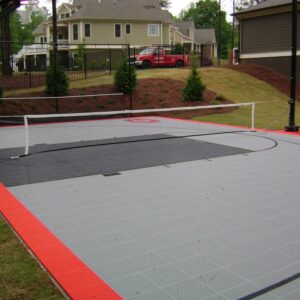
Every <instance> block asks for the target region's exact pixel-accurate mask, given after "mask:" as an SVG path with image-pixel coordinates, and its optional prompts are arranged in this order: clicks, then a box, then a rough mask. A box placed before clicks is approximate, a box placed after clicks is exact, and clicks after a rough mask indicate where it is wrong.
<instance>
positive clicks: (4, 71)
mask: <svg viewBox="0 0 300 300" xmlns="http://www.w3.org/2000/svg"><path fill="white" fill-rule="evenodd" d="M153 46H154V47H157V48H158V51H157V52H158V56H157V58H158V62H159V61H160V55H161V54H160V53H161V51H160V48H161V49H162V48H163V49H165V50H166V51H167V52H168V53H170V54H177V55H182V61H183V62H184V61H185V59H184V56H185V55H186V54H193V57H194V58H195V57H196V61H197V63H198V64H199V66H209V65H211V64H212V58H211V57H210V56H211V54H210V53H209V51H207V49H205V48H203V49H202V48H201V49H202V52H201V53H200V52H199V53H198V52H196V53H195V52H193V51H192V50H191V49H190V48H189V47H186V46H181V47H179V46H178V45H175V46H174V45H153ZM4 47H6V48H5V51H4ZM147 47H149V46H145V47H139V48H136V47H132V46H130V45H127V44H126V45H124V44H113V45H112V44H105V45H104V44H81V45H78V44H68V43H59V44H58V52H57V55H56V60H57V62H58V63H59V64H60V65H61V66H63V67H64V68H65V71H66V73H67V76H68V78H69V80H70V81H74V80H80V79H88V78H94V77H98V76H103V75H106V74H112V73H113V72H114V70H115V69H116V67H117V66H118V65H119V64H120V63H121V62H122V60H124V59H128V57H130V61H131V63H134V62H135V58H136V55H138V54H139V53H140V52H141V51H142V50H143V49H145V48H147ZM7 48H9V50H10V51H11V52H12V51H13V52H15V54H12V55H10V56H9V59H8V60H9V62H8V60H7V58H6V57H4V55H3V53H4V52H6V53H7V51H6V50H7ZM204 50H205V51H204ZM52 53H53V44H50V43H43V44H38V43H32V44H30V45H21V44H18V43H15V42H1V41H0V72H1V76H0V86H1V87H2V88H3V89H4V90H11V89H21V88H32V87H38V86H43V85H44V84H45V77H46V70H47V67H48V66H50V64H51V57H52ZM4 66H5V68H4ZM152 67H153V66H152ZM155 67H162V64H160V63H158V64H156V65H155Z"/></svg>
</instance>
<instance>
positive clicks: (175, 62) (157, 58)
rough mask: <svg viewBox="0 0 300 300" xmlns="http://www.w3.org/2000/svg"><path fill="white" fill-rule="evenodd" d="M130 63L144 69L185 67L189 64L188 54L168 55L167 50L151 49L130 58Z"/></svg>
mask: <svg viewBox="0 0 300 300" xmlns="http://www.w3.org/2000/svg"><path fill="white" fill-rule="evenodd" d="M130 62H131V63H132V64H133V63H134V64H135V65H136V66H137V67H142V68H143V69H147V68H151V67H177V68H179V67H183V66H186V65H188V64H189V57H188V55H186V54H167V51H166V49H165V48H161V47H149V48H146V49H144V50H143V51H141V53H140V54H138V55H136V56H131V57H130Z"/></svg>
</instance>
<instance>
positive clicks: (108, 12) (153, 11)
mask: <svg viewBox="0 0 300 300" xmlns="http://www.w3.org/2000/svg"><path fill="white" fill-rule="evenodd" d="M76 4H81V5H82V7H81V8H80V9H79V10H78V11H77V12H75V13H74V14H73V15H72V16H71V17H70V18H69V19H70V20H72V19H73V20H74V19H93V20H97V19H101V20H145V21H162V22H164V23H172V17H171V14H170V13H169V12H168V11H167V10H163V9H162V8H161V7H160V5H159V1H158V0H139V1H136V0H97V1H95V0H86V1H84V2H83V1H77V2H76Z"/></svg>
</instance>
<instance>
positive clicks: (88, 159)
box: [0, 135, 251, 186]
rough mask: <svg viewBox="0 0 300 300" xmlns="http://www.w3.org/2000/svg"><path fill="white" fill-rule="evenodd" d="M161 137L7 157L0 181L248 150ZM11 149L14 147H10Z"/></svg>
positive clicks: (60, 176)
mask: <svg viewBox="0 0 300 300" xmlns="http://www.w3.org/2000/svg"><path fill="white" fill-rule="evenodd" d="M164 137H167V136H165V135H161V136H159V137H157V136H153V139H154V140H147V141H142V142H141V141H140V142H138V143H135V142H133V143H132V142H128V143H120V144H110V145H100V146H90V147H84V148H73V149H66V150H61V151H54V152H46V153H37V154H34V155H32V156H27V157H24V158H21V159H18V160H7V161H4V162H2V164H1V169H0V181H1V182H3V183H4V184H5V185H6V186H16V185H24V184H31V183H38V182H45V181H53V180H61V179H67V178H74V177H83V176H90V175H95V174H112V173H119V172H122V171H125V170H134V169H141V168H147V167H154V166H161V165H169V164H174V163H179V162H188V161H194V160H200V159H207V158H214V157H224V156H230V155H236V154H242V153H249V152H251V151H250V150H245V149H241V148H235V147H230V146H223V145H218V144H213V143H208V142H199V141H196V140H192V139H187V138H172V139H158V138H164ZM147 139H151V136H150V135H149V136H147ZM100 144H101V142H100ZM67 146H68V145H67ZM54 147H55V145H54ZM0 151H1V150H0ZM5 151H6V152H7V151H9V149H6V150H5ZM11 152H12V153H15V152H16V150H15V149H11ZM95 157H97V159H96V160H95ZM12 170H13V171H12Z"/></svg>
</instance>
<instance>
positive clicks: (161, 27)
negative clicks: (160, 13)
mask: <svg viewBox="0 0 300 300" xmlns="http://www.w3.org/2000/svg"><path fill="white" fill-rule="evenodd" d="M160 43H161V45H163V44H164V39H163V23H162V21H160Z"/></svg>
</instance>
